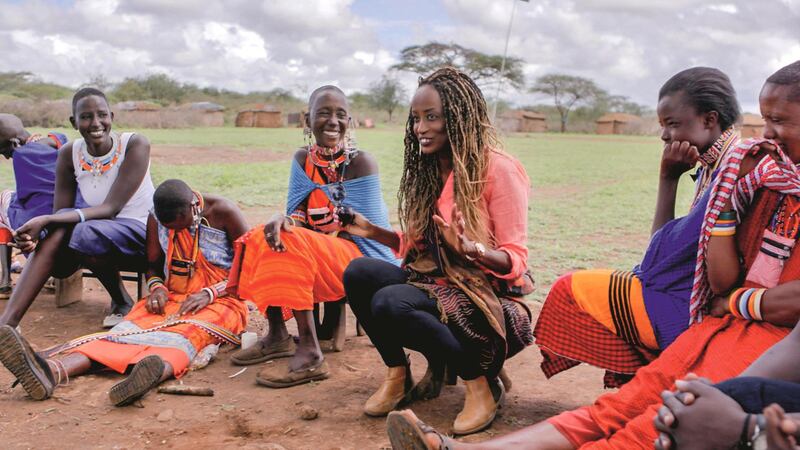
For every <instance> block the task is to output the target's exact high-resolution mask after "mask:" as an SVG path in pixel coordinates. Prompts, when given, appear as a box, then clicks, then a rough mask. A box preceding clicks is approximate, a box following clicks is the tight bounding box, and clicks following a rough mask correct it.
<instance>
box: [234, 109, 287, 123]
mask: <svg viewBox="0 0 800 450" xmlns="http://www.w3.org/2000/svg"><path fill="white" fill-rule="evenodd" d="M236 126H237V127H250V128H280V127H282V126H283V121H282V119H281V112H280V110H278V109H277V108H275V107H273V106H270V105H256V107H254V108H249V109H244V110H241V111H239V113H238V114H236Z"/></svg>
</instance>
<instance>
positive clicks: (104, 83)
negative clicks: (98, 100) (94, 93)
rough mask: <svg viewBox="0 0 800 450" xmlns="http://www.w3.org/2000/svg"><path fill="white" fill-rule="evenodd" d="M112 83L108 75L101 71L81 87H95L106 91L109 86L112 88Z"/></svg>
mask: <svg viewBox="0 0 800 450" xmlns="http://www.w3.org/2000/svg"><path fill="white" fill-rule="evenodd" d="M111 85H112V83H111V82H110V81H109V80H108V78H106V76H105V75H103V74H102V73H99V74H97V75H94V76H92V77H91V78H89V81H87V82H86V83H84V84H83V85H82V86H81V87H82V88H84V87H93V88H96V89H100V90H101V91H103V92H106V91H107V90H108V89H109V88H111Z"/></svg>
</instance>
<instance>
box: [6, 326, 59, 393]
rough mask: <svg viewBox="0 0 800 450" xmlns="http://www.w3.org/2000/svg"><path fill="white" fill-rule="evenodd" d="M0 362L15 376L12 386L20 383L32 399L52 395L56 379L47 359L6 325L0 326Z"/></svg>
mask: <svg viewBox="0 0 800 450" xmlns="http://www.w3.org/2000/svg"><path fill="white" fill-rule="evenodd" d="M0 363H2V364H3V365H4V366H5V367H6V369H8V370H9V371H10V372H11V373H12V374H13V375H14V377H16V381H14V384H13V385H12V387H13V386H16V385H17V384H18V383H19V384H22V387H23V389H25V392H27V393H28V395H30V396H31V398H32V399H34V400H46V399H48V398H50V396H51V395H53V390H54V389H55V387H56V381H55V377H54V376H53V372H52V371H51V370H50V365H49V364H47V360H45V359H44V358H42V357H41V356H39V355H38V354H37V353H36V352H35V351H33V348H31V346H30V344H28V341H26V340H25V338H23V337H22V336H21V335H20V334H19V333H18V332H17V330H15V329H14V328H12V327H10V326H8V325H3V326H2V327H0Z"/></svg>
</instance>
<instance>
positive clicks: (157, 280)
mask: <svg viewBox="0 0 800 450" xmlns="http://www.w3.org/2000/svg"><path fill="white" fill-rule="evenodd" d="M156 283H160V284H164V279H163V278H161V277H150V278H148V279H147V289H150V287H151V286H152V285H154V284H156Z"/></svg>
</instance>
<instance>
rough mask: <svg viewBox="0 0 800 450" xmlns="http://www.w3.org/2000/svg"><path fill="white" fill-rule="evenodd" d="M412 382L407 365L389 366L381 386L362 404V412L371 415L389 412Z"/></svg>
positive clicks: (408, 389) (376, 415)
mask: <svg viewBox="0 0 800 450" xmlns="http://www.w3.org/2000/svg"><path fill="white" fill-rule="evenodd" d="M413 384H414V380H413V379H412V377H411V368H410V367H409V366H398V367H389V370H388V372H387V373H386V379H385V380H383V384H381V387H379V388H378V390H377V391H375V393H374V394H372V396H371V397H370V398H369V399H367V403H365V404H364V414H366V415H368V416H372V417H382V416H385V415H387V414H389V413H390V412H391V411H392V410H393V409H395V408H396V407H397V405H398V404H400V402H401V401H402V400H403V398H405V396H406V394H408V392H410V391H411V388H412V386H413Z"/></svg>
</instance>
